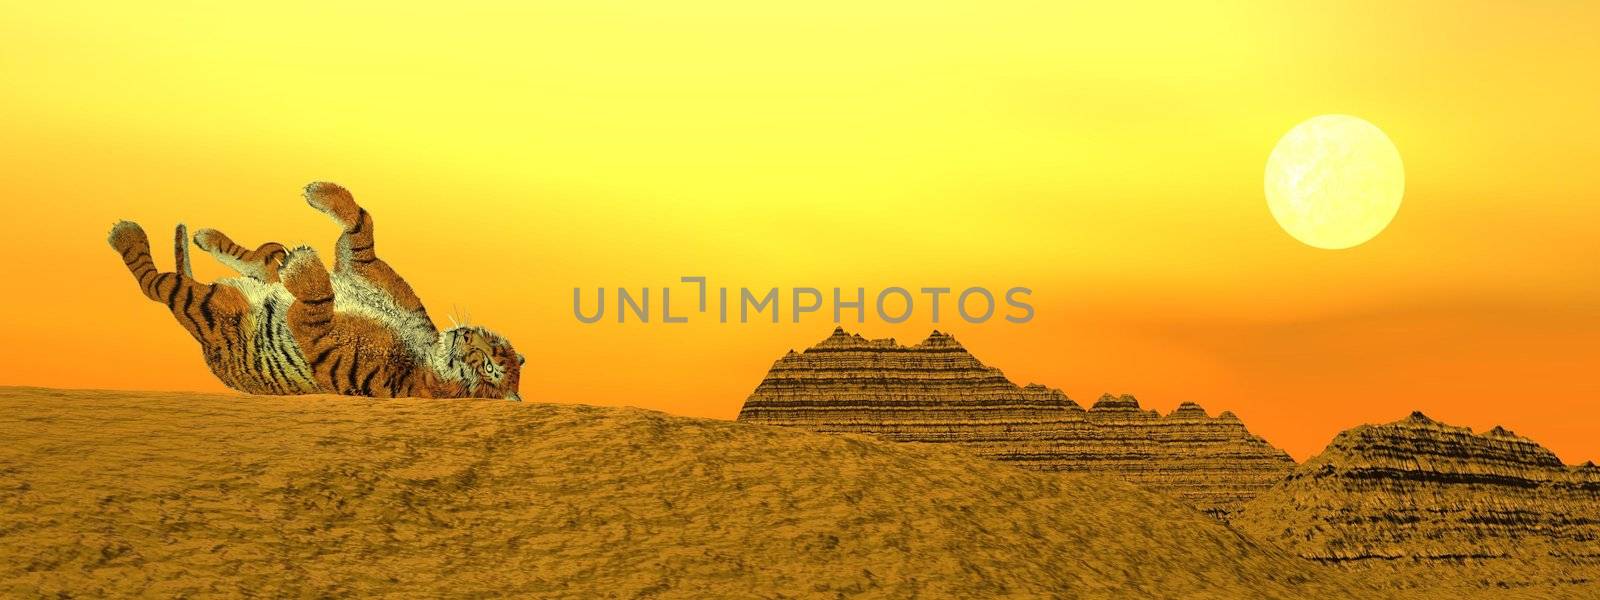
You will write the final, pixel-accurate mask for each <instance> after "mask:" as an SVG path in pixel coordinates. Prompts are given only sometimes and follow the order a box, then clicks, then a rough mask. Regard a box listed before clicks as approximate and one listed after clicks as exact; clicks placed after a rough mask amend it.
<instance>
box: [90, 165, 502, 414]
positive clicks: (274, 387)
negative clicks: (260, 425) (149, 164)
mask: <svg viewBox="0 0 1600 600" xmlns="http://www.w3.org/2000/svg"><path fill="white" fill-rule="evenodd" d="M302 195H303V196H304V198H305V200H306V203H307V204H310V205H311V207H312V208H315V209H317V210H318V211H321V212H322V213H323V214H325V215H327V216H328V217H329V218H331V219H333V222H334V223H335V224H337V225H338V226H339V227H340V228H341V229H342V231H341V233H340V235H339V239H338V241H337V242H335V246H334V248H335V251H334V261H333V271H332V273H331V274H330V272H329V271H328V269H327V267H326V266H324V264H323V262H322V260H321V258H320V257H319V256H318V254H317V251H316V250H315V249H313V248H311V247H310V246H298V247H295V248H289V247H286V246H284V245H283V244H280V243H277V242H268V243H265V244H262V245H260V246H258V247H256V248H255V249H254V250H251V249H247V248H245V247H243V246H240V245H238V244H237V243H235V242H234V241H233V240H232V239H230V238H229V237H228V236H227V235H224V234H223V233H222V232H220V231H217V230H214V229H202V230H200V231H198V232H196V233H195V235H194V238H193V243H194V245H195V246H196V247H198V248H200V249H201V250H203V251H205V252H206V253H208V254H210V255H211V256H212V257H213V258H215V259H216V260H217V261H218V262H220V263H222V264H224V265H226V266H228V267H230V268H232V269H233V270H234V271H237V272H238V273H239V275H240V276H239V277H233V278H226V279H220V280H218V281H216V282H214V283H210V284H207V283H201V282H199V281H197V280H195V278H194V274H193V270H192V266H191V264H190V258H189V242H190V239H189V236H188V229H187V227H186V226H185V225H183V224H179V225H178V226H177V229H176V231H175V233H174V240H173V245H174V254H175V262H176V265H175V267H174V270H173V271H168V272H163V271H161V270H159V269H158V268H157V267H156V265H155V261H154V260H153V259H152V258H151V256H150V241H149V238H148V237H147V236H146V235H145V232H144V229H143V228H141V227H140V226H139V225H138V224H137V223H133V222H131V221H121V222H118V223H116V224H115V225H114V226H112V228H111V233H110V234H109V236H108V240H107V241H108V242H109V243H110V244H111V248H112V249H114V250H116V251H117V253H118V254H120V255H121V257H122V262H123V265H124V266H126V267H127V269H128V272H129V273H130V274H132V275H133V279H134V280H135V281H136V282H137V283H138V285H139V291H140V292H142V293H143V294H144V296H145V297H146V298H149V299H150V300H153V301H155V302H160V303H162V304H165V305H166V307H167V308H168V309H169V310H170V311H171V312H172V316H173V317H175V318H176V319H177V321H178V324H179V325H181V326H183V328H184V330H185V331H188V332H189V335H190V336H192V337H194V339H195V341H197V342H199V343H200V350H201V353H202V355H203V356H204V358H205V362H206V365H207V366H208V367H209V368H210V369H211V373H212V374H214V375H215V376H216V377H217V379H218V380H220V381H221V382H222V383H223V385H226V386H228V387H229V388H232V389H234V390H238V391H240V392H244V393H247V394H264V395H299V394H340V395H346V396H367V397H375V398H398V397H415V398H497V399H507V400H521V399H522V397H521V395H520V394H519V392H518V385H519V380H520V377H521V371H522V367H523V365H524V364H525V363H526V362H527V359H526V358H525V357H524V356H523V355H521V354H519V353H517V351H516V350H515V349H513V348H512V346H511V343H510V342H509V341H507V340H506V339H505V338H504V337H502V336H501V335H500V334H497V333H495V332H493V331H490V330H489V329H487V328H484V327H481V326H471V325H457V326H455V327H453V328H451V329H448V330H445V331H440V330H439V329H438V328H437V327H436V326H435V325H434V323H433V320H432V319H431V318H430V317H429V316H428V311H427V309H426V308H425V307H423V305H422V301H421V300H420V299H418V298H417V295H416V293H415V292H414V291H413V290H412V288H411V286H410V284H407V283H406V281H405V280H404V279H402V278H401V277H400V275H399V274H397V273H396V272H395V271H394V269H393V268H391V267H390V266H389V264H388V263H387V262H385V261H384V260H383V259H382V258H379V257H378V255H377V252H376V248H375V244H374V241H373V220H372V214H371V213H369V212H367V210H366V209H365V208H363V207H361V206H360V205H359V204H357V203H356V201H355V198H354V196H352V195H351V194H350V192H349V191H347V190H345V189H344V188H343V187H340V186H339V185H337V184H334V183H328V182H313V183H311V184H309V185H307V186H306V187H305V189H304V190H303V194H302Z"/></svg>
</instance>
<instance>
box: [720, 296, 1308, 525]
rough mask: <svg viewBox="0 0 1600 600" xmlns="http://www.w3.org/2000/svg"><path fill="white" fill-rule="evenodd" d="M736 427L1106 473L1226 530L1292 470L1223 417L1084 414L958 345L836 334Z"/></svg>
mask: <svg viewBox="0 0 1600 600" xmlns="http://www.w3.org/2000/svg"><path fill="white" fill-rule="evenodd" d="M739 420H741V421H748V422H753V423H762V424H769V425H782V426H789V427H799V428H804V429H809V430H813V431H820V432H825V433H863V434H871V435H876V436H880V437H884V438H887V439H890V440H895V441H902V442H926V443H948V444H956V445H959V446H963V447H966V448H968V449H971V450H973V451H975V452H976V453H978V454H979V455H981V456H984V457H987V458H991V459H995V460H1001V461H1005V462H1009V463H1011V464H1014V465H1016V466H1019V467H1023V468H1027V469H1032V470H1039V471H1071V472H1090V473H1108V474H1114V475H1117V476H1120V477H1122V478H1124V479H1126V480H1129V481H1132V482H1134V483H1136V484H1140V485H1143V486H1145V487H1148V488H1150V489H1154V490H1157V491H1161V492H1165V493H1168V494H1170V495H1173V496H1176V497H1178V498H1180V499H1182V500H1184V501H1186V502H1188V503H1189V504H1190V505H1191V506H1194V507H1196V508H1198V509H1200V510H1203V511H1205V512H1207V513H1210V514H1212V515H1214V516H1218V517H1221V518H1224V519H1226V518H1227V516H1228V515H1229V514H1230V513H1232V512H1233V511H1235V510H1237V508H1238V507H1239V506H1241V505H1242V504H1243V503H1244V502H1245V501H1248V500H1249V499H1251V498H1253V497H1254V496H1255V495H1256V494H1258V493H1260V492H1262V491H1264V490H1266V489H1267V488H1269V487H1271V486H1272V485H1273V484H1274V483H1276V482H1277V481H1278V480H1280V479H1282V478H1283V476H1285V475H1287V474H1288V473H1289V472H1290V470H1292V469H1293V468H1294V461H1293V460H1292V459H1291V458H1290V457H1289V455H1288V454H1287V453H1285V452H1283V451H1282V450H1279V449H1277V448H1275V447H1273V446H1271V445H1270V444H1268V443H1267V442H1266V441H1265V440H1262V439H1261V438H1259V437H1257V436H1255V435H1252V434H1251V433H1250V432H1249V431H1248V430H1246V429H1245V427H1244V424H1243V423H1242V422H1240V421H1239V420H1238V419H1237V418H1236V417H1234V416H1233V414H1232V413H1230V412H1226V411H1224V412H1222V413H1220V414H1219V415H1218V416H1216V417H1212V416H1209V414H1208V413H1207V412H1206V410H1205V409H1204V408H1202V407H1200V406H1199V405H1198V404H1195V403H1193V402H1185V403H1183V404H1182V405H1180V406H1179V407H1178V408H1176V409H1174V410H1173V411H1172V412H1171V413H1169V414H1167V415H1161V414H1160V413H1158V412H1157V411H1154V410H1146V409H1144V408H1143V407H1141V406H1140V405H1139V401H1138V399H1136V398H1134V397H1133V396H1131V395H1126V394H1123V395H1119V396H1113V395H1110V394H1106V395H1104V396H1102V397H1101V398H1100V399H1099V400H1098V401H1096V402H1095V403H1094V404H1093V405H1092V406H1090V407H1089V408H1088V409H1087V410H1085V409H1084V408H1083V407H1082V406H1081V405H1079V404H1078V403H1077V402H1075V401H1073V400H1072V399H1071V398H1068V397H1067V395H1066V394H1065V393H1063V392H1061V390H1058V389H1053V388H1049V387H1046V386H1044V385H1040V384H1032V383H1030V384H1028V385H1025V386H1018V385H1016V384H1015V383H1013V382H1011V380H1010V379H1008V378H1006V376H1005V374H1004V373H1002V372H1001V371H1000V369H997V368H994V367H990V366H988V365H985V364H983V363H982V362H980V361H979V360H978V359H977V358H975V357H973V356H972V354H970V353H969V352H967V351H966V349H965V348H964V347H962V345H961V344H960V342H958V341H956V339H955V337H954V336H952V335H950V334H948V333H942V332H940V331H937V330H935V331H934V332H933V333H932V334H930V335H929V336H928V337H927V339H924V340H923V341H921V342H919V343H917V344H914V345H911V346H904V345H900V344H899V343H897V342H896V341H895V340H894V339H892V338H885V339H868V338H865V337H862V336H861V335H859V334H851V333H847V332H846V331H845V330H844V329H843V328H835V329H834V331H833V333H832V334H831V335H829V336H828V337H827V338H826V339H824V340H822V341H821V342H820V343H818V344H817V345H815V346H812V347H811V348H807V349H805V350H804V351H801V352H796V351H793V350H790V351H789V352H788V353H787V354H785V355H784V356H783V357H782V358H780V359H778V360H777V361H776V362H774V363H773V365H772V368H771V369H770V370H769V371H768V373H767V375H766V377H765V378H764V379H763V380H762V382H761V384H760V385H758V386H757V387H756V389H755V391H754V392H753V393H751V395H750V397H749V398H748V399H747V400H746V401H745V404H744V407H743V408H742V409H741V410H740V411H739Z"/></svg>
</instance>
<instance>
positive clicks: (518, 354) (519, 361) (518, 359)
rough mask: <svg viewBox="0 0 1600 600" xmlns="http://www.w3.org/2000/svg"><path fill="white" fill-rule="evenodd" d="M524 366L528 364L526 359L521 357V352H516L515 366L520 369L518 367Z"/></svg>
mask: <svg viewBox="0 0 1600 600" xmlns="http://www.w3.org/2000/svg"><path fill="white" fill-rule="evenodd" d="M525 364H528V357H526V356H523V355H522V353H521V352H518V353H517V366H519V367H520V366H522V365H525Z"/></svg>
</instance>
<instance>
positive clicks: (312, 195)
mask: <svg viewBox="0 0 1600 600" xmlns="http://www.w3.org/2000/svg"><path fill="white" fill-rule="evenodd" d="M305 197H306V203H307V204H310V205H311V207H312V208H315V209H317V210H320V211H322V212H323V213H324V214H326V215H328V216H329V217H332V218H333V221H334V222H335V223H338V224H339V226H340V227H345V228H348V227H351V226H353V225H355V223H356V219H357V217H358V216H359V215H360V211H361V209H360V207H357V206H356V199H355V197H354V196H351V195H350V191H349V190H346V189H344V188H342V187H339V184H337V183H331V182H327V181H313V182H311V183H309V184H307V185H306V189H305Z"/></svg>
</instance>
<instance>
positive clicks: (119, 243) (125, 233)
mask: <svg viewBox="0 0 1600 600" xmlns="http://www.w3.org/2000/svg"><path fill="white" fill-rule="evenodd" d="M106 242H107V243H109V244H111V247H112V248H114V249H116V250H117V251H118V252H124V251H126V250H127V249H128V248H133V247H137V246H140V245H143V246H149V245H150V238H149V237H148V236H146V235H145V233H144V228H142V227H140V226H139V224H138V223H135V222H133V221H117V224H116V225H112V226H111V233H109V234H107V235H106Z"/></svg>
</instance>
